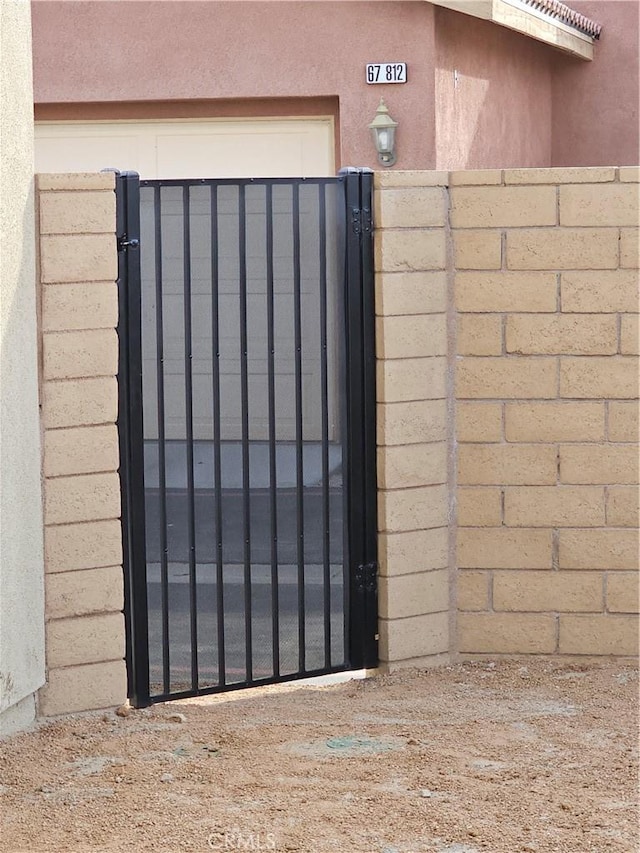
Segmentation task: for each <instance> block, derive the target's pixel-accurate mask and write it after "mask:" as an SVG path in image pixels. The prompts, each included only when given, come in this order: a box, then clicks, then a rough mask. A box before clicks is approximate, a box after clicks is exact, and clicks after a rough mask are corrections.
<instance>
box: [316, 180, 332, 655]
mask: <svg viewBox="0 0 640 853" xmlns="http://www.w3.org/2000/svg"><path fill="white" fill-rule="evenodd" d="M326 192H327V188H326V185H325V184H318V223H319V242H318V251H319V259H318V260H319V264H320V291H319V298H320V408H321V411H322V418H321V419H322V424H321V444H322V579H323V581H322V582H323V596H322V599H323V610H324V613H323V617H324V618H323V630H324V665H325V666H326V667H329V666H331V559H330V548H331V530H330V521H329V511H330V506H329V380H328V376H327V358H328V351H327V200H326Z"/></svg>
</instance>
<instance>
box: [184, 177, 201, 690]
mask: <svg viewBox="0 0 640 853" xmlns="http://www.w3.org/2000/svg"><path fill="white" fill-rule="evenodd" d="M182 217H183V219H182V227H183V259H182V260H183V275H184V281H183V288H184V289H183V298H184V306H183V307H184V383H185V437H186V444H187V525H188V536H189V627H190V644H191V687H192V689H193V690H197V689H198V588H197V574H196V518H195V517H196V508H195V487H194V473H193V333H192V328H191V326H192V317H191V313H192V311H191V204H190V196H189V187H188V186H185V187H183V190H182Z"/></svg>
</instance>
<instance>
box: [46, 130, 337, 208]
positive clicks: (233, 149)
mask: <svg viewBox="0 0 640 853" xmlns="http://www.w3.org/2000/svg"><path fill="white" fill-rule="evenodd" d="M333 152H334V140H333V120H332V119H330V118H314V119H233V120H230V119H200V120H175V121H164V122H163V121H141V122H136V121H131V122H130V121H120V122H38V123H37V124H36V172H80V171H99V170H100V169H105V168H116V169H120V170H121V171H126V170H135V171H137V172H139V173H140V176H141V177H142V178H149V179H152V178H162V179H171V178H225V177H228V178H251V177H263V178H266V177H290V176H292V175H296V176H309V177H312V176H318V177H326V176H329V175H332V174H334V171H335V165H334V158H333ZM179 192H180V191H179ZM236 192H237V190H236ZM229 195H230V196H231V195H232V193H229ZM221 198H222V204H223V208H222V209H223V211H224V204H225V198H224V193H221ZM283 201H284V203H285V204H286V194H283V197H277V196H276V194H275V193H274V206H275V207H277V206H278V205H279V204H282V203H283ZM199 203H201V204H203V205H204V204H206V201H205V200H204V196H203V198H202V199H201V201H200V202H199ZM230 203H232V202H230Z"/></svg>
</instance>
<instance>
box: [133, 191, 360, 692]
mask: <svg viewBox="0 0 640 853" xmlns="http://www.w3.org/2000/svg"><path fill="white" fill-rule="evenodd" d="M337 212H338V205H337V200H336V183H335V181H333V182H332V181H318V180H316V181H304V182H302V181H289V182H270V181H265V182H238V183H229V182H208V183H202V182H195V181H194V182H180V183H168V182H167V183H158V182H143V183H142V185H141V190H140V237H141V247H142V251H141V281H142V287H141V293H142V367H143V372H142V382H143V413H144V465H145V516H146V559H147V588H148V627H149V667H150V688H151V694H152V695H153V694H168V693H172V694H174V693H179V692H182V691H190V690H192V689H194V688H197V689H200V688H206V687H210V686H215V685H224V684H232V683H234V682H249V681H253V680H260V679H270V678H273V677H277V676H283V675H291V674H297V673H305V672H309V671H326V670H331V669H334V668H340V667H344V665H345V661H346V658H345V614H346V612H347V608H346V605H345V595H346V594H347V591H348V590H347V586H346V584H345V577H344V553H345V548H344V529H345V527H344V523H343V513H344V501H343V476H342V436H343V430H342V421H343V417H344V412H343V410H344V406H343V401H342V399H341V393H343V391H344V380H343V377H342V373H343V370H344V353H343V351H342V349H343V347H342V334H340V333H339V332H337V329H341V328H342V326H343V318H342V317H341V312H342V304H341V302H342V296H341V291H340V282H341V280H342V273H343V265H342V264H341V263H340V250H339V247H338V245H337V234H338V232H337V227H336V215H337Z"/></svg>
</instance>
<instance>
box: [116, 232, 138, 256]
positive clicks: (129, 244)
mask: <svg viewBox="0 0 640 853" xmlns="http://www.w3.org/2000/svg"><path fill="white" fill-rule="evenodd" d="M139 246H140V240H137V239H136V238H135V237H132V238H131V240H127V235H126V234H123V235H122V237H118V251H119V252H124V250H125V249H137V248H138V247H139Z"/></svg>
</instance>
